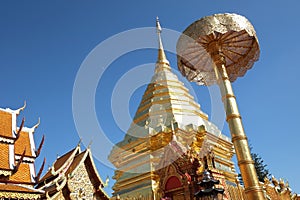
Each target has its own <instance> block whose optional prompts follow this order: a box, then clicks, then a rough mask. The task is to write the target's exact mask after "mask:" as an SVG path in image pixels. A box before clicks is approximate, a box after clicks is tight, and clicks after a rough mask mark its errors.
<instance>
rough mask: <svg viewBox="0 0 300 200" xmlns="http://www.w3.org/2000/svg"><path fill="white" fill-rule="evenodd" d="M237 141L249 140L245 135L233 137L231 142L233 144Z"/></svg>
mask: <svg viewBox="0 0 300 200" xmlns="http://www.w3.org/2000/svg"><path fill="white" fill-rule="evenodd" d="M237 140H247V136H245V135H236V136H233V137H232V139H231V141H232V142H235V141H237Z"/></svg>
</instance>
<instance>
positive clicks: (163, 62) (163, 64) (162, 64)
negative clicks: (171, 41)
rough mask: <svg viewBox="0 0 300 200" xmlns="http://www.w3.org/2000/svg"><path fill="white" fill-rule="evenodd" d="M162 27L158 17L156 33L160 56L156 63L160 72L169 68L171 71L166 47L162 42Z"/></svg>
mask: <svg viewBox="0 0 300 200" xmlns="http://www.w3.org/2000/svg"><path fill="white" fill-rule="evenodd" d="M161 31H162V29H161V26H160V23H159V19H158V17H156V32H157V36H158V56H157V61H156V71H158V70H159V69H161V68H168V69H170V64H169V61H168V60H167V57H166V54H165V51H164V47H163V44H162V40H161Z"/></svg>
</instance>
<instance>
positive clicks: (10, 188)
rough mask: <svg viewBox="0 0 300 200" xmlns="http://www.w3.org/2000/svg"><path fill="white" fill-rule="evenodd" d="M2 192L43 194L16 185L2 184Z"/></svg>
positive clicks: (0, 189) (0, 185)
mask: <svg viewBox="0 0 300 200" xmlns="http://www.w3.org/2000/svg"><path fill="white" fill-rule="evenodd" d="M0 191H12V192H27V193H42V192H41V191H38V190H36V189H33V188H32V189H31V188H27V187H23V186H20V185H15V184H2V183H0Z"/></svg>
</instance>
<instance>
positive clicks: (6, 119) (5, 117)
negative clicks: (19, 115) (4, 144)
mask: <svg viewBox="0 0 300 200" xmlns="http://www.w3.org/2000/svg"><path fill="white" fill-rule="evenodd" d="M0 136H3V137H9V138H12V115H11V113H8V112H5V111H3V110H0Z"/></svg>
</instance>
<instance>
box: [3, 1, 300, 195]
mask: <svg viewBox="0 0 300 200" xmlns="http://www.w3.org/2000/svg"><path fill="white" fill-rule="evenodd" d="M104 2H105V1H79V0H74V1H61V0H53V1H14V0H10V1H8V0H7V1H4V0H3V1H1V2H0V27H1V31H0V69H1V78H0V91H1V98H0V107H2V108H6V107H9V108H12V109H16V108H18V107H21V106H22V105H23V102H24V100H26V101H27V108H26V109H25V111H24V112H22V114H21V116H20V119H19V124H20V122H21V117H22V116H25V117H26V125H27V126H29V127H30V126H32V125H34V124H35V123H36V122H37V120H38V117H41V125H40V127H39V128H38V130H37V131H36V133H35V138H36V142H37V143H38V142H39V141H40V139H41V137H42V135H43V134H45V136H46V141H45V145H44V148H43V150H42V154H41V155H40V158H38V160H37V168H39V166H40V164H41V162H42V159H43V157H44V156H45V157H47V165H50V164H51V163H52V162H53V161H54V160H55V159H56V155H57V154H58V155H62V154H63V153H65V152H66V151H68V150H70V149H71V148H73V147H74V146H75V145H76V144H77V142H78V141H79V136H78V134H77V130H76V128H75V125H74V121H73V115H72V90H73V84H74V81H75V77H76V74H77V71H78V70H79V68H80V65H81V63H82V62H83V60H84V59H85V58H86V56H87V55H88V54H89V53H90V51H92V50H93V49H94V48H95V47H96V46H97V45H98V44H99V43H101V42H102V41H104V40H106V39H107V38H108V37H110V36H113V35H114V34H117V33H120V32H122V31H126V30H129V29H134V28H140V27H151V26H152V27H153V26H154V25H155V17H156V16H159V17H160V21H161V24H162V26H163V27H164V28H168V29H173V30H176V31H183V30H184V29H185V28H186V27H187V26H188V25H189V24H191V23H192V22H194V21H195V20H197V19H199V18H201V17H203V16H206V15H211V14H215V13H223V12H234V13H239V14H242V15H244V16H246V17H247V18H248V19H249V20H250V21H251V22H252V23H253V25H254V27H255V29H256V31H257V35H258V38H259V41H260V47H261V56H260V60H259V61H258V62H257V63H255V65H254V67H253V69H251V70H250V71H248V72H247V74H246V76H245V77H243V78H240V79H238V80H237V81H236V82H235V83H234V84H233V87H234V89H235V93H236V96H237V98H238V103H239V107H240V111H241V114H242V116H243V122H244V126H245V130H246V133H247V135H248V137H249V139H250V142H251V144H252V146H253V151H254V152H256V153H259V155H260V156H262V157H263V159H264V161H265V163H266V164H267V165H268V168H269V170H270V172H271V173H272V174H274V175H275V176H276V177H278V178H279V177H282V178H284V179H285V180H288V181H289V183H290V186H291V187H292V189H293V190H294V191H296V192H299V193H300V173H299V164H300V161H299V156H298V152H299V141H300V136H299V133H300V131H299V127H298V125H299V124H300V121H299V113H300V106H299V102H300V90H299V85H300V79H299V74H300V68H299V61H298V58H299V55H300V49H299V48H300V43H299V39H298V38H299V36H298V35H299V32H300V21H299V19H300V13H299V8H300V3H299V1H297V0H287V1H277V0H276V1H271V0H266V1H258V0H253V1H238V0H227V1H226V0H218V1H217V0H203V1H199V0H198V1H190V2H189V3H187V2H186V1H109V2H108V1H107V2H106V3H104ZM154 34H155V33H154ZM145 40H147V38H145ZM122 45H124V44H120V47H121V46H122ZM107 51H108V52H109V51H114V50H111V49H108V50H107ZM168 58H169V60H170V62H171V65H172V67H173V68H174V69H176V68H177V66H176V58H175V56H174V55H173V54H168ZM155 60H156V51H151V50H139V51H134V52H132V53H129V54H128V55H124V56H122V57H120V58H119V59H118V60H116V61H115V62H114V63H113V64H112V65H111V66H110V67H109V69H108V70H107V71H106V72H105V73H106V74H105V77H106V78H104V79H103V80H100V85H99V87H98V89H97V93H96V111H97V116H102V118H101V119H104V121H101V122H100V123H101V124H102V125H103V129H104V131H105V132H106V133H107V134H109V135H111V136H112V138H114V139H115V140H116V141H119V140H121V139H122V137H123V134H124V133H122V131H121V130H120V129H119V128H118V127H117V125H116V123H115V122H114V121H113V117H112V113H111V110H110V106H111V105H110V99H111V95H112V89H113V87H114V85H115V83H116V82H117V81H118V79H119V78H120V77H121V76H122V74H124V73H126V71H128V70H130V69H131V68H133V67H135V66H136V65H141V64H143V63H151V62H152V63H153V62H155ZM153 68H154V66H153ZM150 77H151V74H150V75H149V81H150ZM101 81H102V82H103V83H102V85H101ZM193 87H194V89H195V91H196V95H197V98H198V100H199V103H200V104H201V106H202V109H203V110H204V111H205V112H206V113H208V114H210V102H209V101H210V98H209V94H208V91H207V89H206V88H204V87H201V88H199V87H197V86H195V85H194V84H193ZM143 90H144V88H139V89H138V90H137V91H136V93H134V95H133V97H132V99H131V101H130V106H129V107H130V113H131V114H134V112H135V109H136V107H137V106H138V103H139V101H140V98H141V95H142V93H143ZM103 116H105V118H103ZM128 125H129V124H128ZM224 132H225V134H227V135H228V130H227V127H225V128H224ZM93 145H97V144H93ZM97 153H99V152H97ZM94 154H95V152H94ZM96 162H97V166H98V170H99V171H100V174H101V176H102V178H105V177H106V175H110V176H112V170H111V169H109V168H107V167H105V166H103V165H101V163H100V162H98V161H96ZM47 165H46V166H47ZM111 186H112V182H110V187H111ZM108 191H110V190H108Z"/></svg>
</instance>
